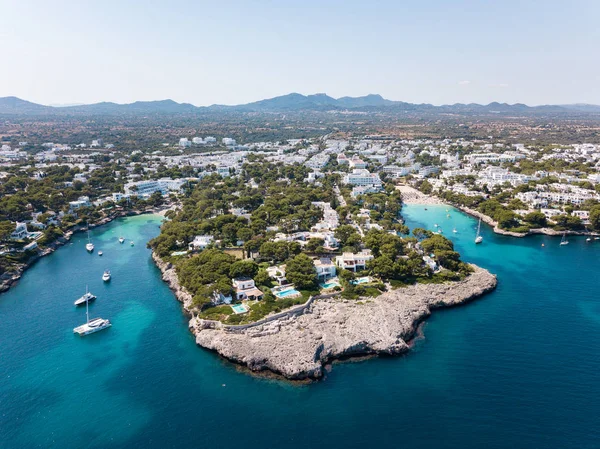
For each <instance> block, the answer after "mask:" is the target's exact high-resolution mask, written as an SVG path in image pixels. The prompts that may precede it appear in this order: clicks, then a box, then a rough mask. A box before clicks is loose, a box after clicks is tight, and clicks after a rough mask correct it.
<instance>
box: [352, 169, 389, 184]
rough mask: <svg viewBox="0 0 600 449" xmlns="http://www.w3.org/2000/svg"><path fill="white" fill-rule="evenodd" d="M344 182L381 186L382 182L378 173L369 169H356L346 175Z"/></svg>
mask: <svg viewBox="0 0 600 449" xmlns="http://www.w3.org/2000/svg"><path fill="white" fill-rule="evenodd" d="M344 183H345V184H351V185H354V186H381V185H382V182H381V179H380V178H379V175H378V174H377V173H370V172H369V170H365V169H356V170H352V173H348V174H347V175H346V176H344Z"/></svg>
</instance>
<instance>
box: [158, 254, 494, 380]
mask: <svg viewBox="0 0 600 449" xmlns="http://www.w3.org/2000/svg"><path fill="white" fill-rule="evenodd" d="M155 260H156V258H155ZM164 268H166V266H163V268H161V270H163V279H165V278H166V279H167V282H169V283H170V286H171V288H172V289H173V290H174V291H176V294H177V292H181V287H180V286H179V285H178V283H177V282H176V280H174V279H173V278H172V277H171V275H170V274H168V273H169V270H171V271H174V270H173V269H172V268H171V269H169V268H166V270H165V269H164ZM473 268H474V272H473V273H472V274H471V275H470V276H468V277H467V278H466V279H464V280H462V281H459V282H452V283H446V284H417V285H413V286H409V287H406V288H400V289H397V290H392V291H389V292H386V293H384V294H382V295H381V296H379V297H377V298H373V299H365V300H363V301H351V300H342V299H339V298H326V299H319V300H316V301H314V302H312V303H311V304H310V307H308V308H307V309H306V310H305V311H303V313H302V314H299V315H297V316H285V317H283V318H281V319H276V320H273V321H270V322H268V323H265V324H262V325H258V326H254V327H250V328H246V329H237V328H235V327H234V326H232V327H228V326H224V325H220V323H215V322H207V321H205V320H200V319H196V318H194V317H192V319H191V321H190V329H191V330H192V332H194V334H195V335H196V343H197V344H198V345H200V346H202V347H204V348H207V349H210V350H213V351H216V352H218V353H219V354H221V355H222V356H223V357H225V358H227V359H229V360H231V361H233V362H236V363H239V364H241V365H244V366H246V367H248V368H249V369H250V370H253V371H271V372H273V373H276V374H279V375H282V376H284V377H286V378H288V379H292V380H303V379H318V378H320V377H322V376H323V375H324V372H325V366H326V364H327V363H328V362H330V361H332V360H334V359H339V358H346V357H355V356H364V355H377V354H389V355H396V354H402V353H404V352H406V351H408V350H409V344H410V341H411V339H412V338H413V337H414V336H415V334H416V332H417V327H418V325H419V323H421V322H422V321H423V320H424V319H425V318H426V317H428V316H429V315H430V314H431V311H432V310H433V309H435V308H438V307H449V306H454V305H458V304H462V303H465V302H467V301H470V300H472V299H474V298H477V297H479V296H481V295H483V294H485V293H486V292H489V291H491V290H493V289H494V288H495V287H496V283H497V280H496V276H494V275H492V274H490V273H489V272H488V271H487V270H484V269H482V268H479V267H476V266H473ZM184 294H185V292H184ZM180 295H181V296H180ZM188 295H189V294H188ZM178 298H179V300H180V301H183V302H184V305H185V304H186V300H185V296H184V295H182V294H181V293H179V294H178ZM182 298H184V299H182Z"/></svg>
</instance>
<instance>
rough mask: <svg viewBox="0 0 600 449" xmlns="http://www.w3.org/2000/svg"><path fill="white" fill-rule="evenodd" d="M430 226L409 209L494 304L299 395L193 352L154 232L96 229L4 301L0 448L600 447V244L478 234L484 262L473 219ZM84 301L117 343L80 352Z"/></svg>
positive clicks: (135, 221) (153, 224)
mask: <svg viewBox="0 0 600 449" xmlns="http://www.w3.org/2000/svg"><path fill="white" fill-rule="evenodd" d="M427 209H428V210H427V211H425V210H424V207H423V206H416V205H411V206H406V207H405V208H404V214H405V217H406V219H407V223H408V224H409V226H411V227H415V226H426V227H428V228H429V229H433V224H434V223H437V224H439V225H440V226H441V227H442V228H443V230H444V234H445V235H446V236H448V237H450V238H451V239H452V240H454V241H455V244H456V247H457V249H458V250H459V251H460V252H461V253H462V254H463V258H464V259H465V260H468V261H471V262H474V263H477V264H479V265H481V266H483V267H485V268H488V269H490V270H491V271H492V272H494V273H497V274H498V276H499V281H500V282H499V285H498V288H497V290H496V291H495V292H493V293H491V294H489V295H487V296H485V297H484V298H482V299H480V300H478V301H475V302H473V303H470V304H469V305H466V306H463V307H458V308H454V309H447V310H442V311H436V312H435V313H434V314H433V315H432V316H431V317H430V319H429V320H428V321H427V323H426V324H425V326H424V334H425V338H424V339H422V340H420V341H419V342H418V344H417V345H416V347H415V349H414V350H413V351H412V352H411V353H410V354H409V355H407V356H405V357H397V358H378V359H370V360H367V361H363V362H357V363H343V364H335V365H334V367H333V370H332V371H331V373H330V374H329V375H328V376H327V378H326V379H325V380H324V381H322V382H318V383H314V384H311V385H304V386H298V385H292V384H289V383H286V382H283V381H274V380H267V379H261V378H256V377H253V376H250V375H248V374H246V373H244V372H241V371H239V370H238V369H236V367H235V366H233V365H232V364H230V363H228V362H226V361H224V360H222V359H221V358H219V357H218V356H216V355H214V354H213V353H210V352H208V351H205V350H203V349H200V348H198V347H197V346H196V345H195V344H194V340H193V337H192V335H191V334H190V333H189V332H188V330H187V320H186V318H185V317H184V316H183V314H182V313H181V308H180V305H179V303H177V302H176V301H175V300H174V298H173V295H172V294H171V292H170V291H169V289H168V288H167V286H166V285H165V284H164V283H163V282H162V281H161V279H160V272H159V271H158V269H157V268H156V267H155V266H154V264H153V263H152V260H151V258H150V252H149V250H148V249H147V248H145V245H144V243H145V242H146V241H148V240H149V239H150V238H152V237H153V236H155V235H156V234H157V233H158V232H159V229H158V225H159V223H160V221H159V220H160V219H159V217H150V216H139V217H130V218H126V219H122V220H119V221H116V222H113V223H111V224H109V225H107V226H104V227H102V228H99V229H96V230H94V231H93V233H92V238H93V241H94V243H95V244H96V252H95V253H94V254H92V255H90V254H87V253H86V251H85V248H84V247H85V240H86V237H85V235H83V234H80V235H77V236H75V237H74V238H73V240H72V244H69V245H67V246H66V247H63V248H61V249H59V250H58V251H56V252H55V253H54V254H52V255H51V256H48V257H45V258H43V259H41V260H40V261H39V262H38V263H36V264H35V266H33V267H32V268H31V269H30V270H29V271H27V272H26V274H25V275H24V276H23V278H22V279H21V281H20V282H19V284H18V285H17V286H16V287H14V288H12V289H11V290H10V291H9V292H8V293H5V294H2V295H0V379H1V380H0V448H2V449H4V448H7V449H19V448H35V447H40V448H50V447H56V448H106V447H111V448H112V447H123V448H142V447H143V448H184V447H185V448H187V447H208V448H212V447H220V448H239V447H240V445H244V446H245V447H258V446H263V445H270V446H272V447H276V448H306V447H343V448H359V447H361V448H364V447H380V448H381V447H384V448H388V447H389V448H398V447H403V446H404V447H411V448H439V447H450V448H471V447H472V448H481V447H486V448H505V447H509V446H510V447H514V448H520V447H530V448H533V447H535V448H557V447H561V448H565V447H572V448H581V447H597V446H598V445H599V443H598V441H599V437H600V431H599V429H600V414H599V412H600V389H599V387H598V385H599V381H600V374H599V372H600V355H599V353H598V339H599V335H600V298H599V295H598V285H599V283H598V273H599V270H598V257H599V256H600V242H594V243H591V244H590V243H586V242H585V238H576V237H572V238H570V241H571V243H570V244H569V245H567V246H565V247H560V246H559V240H560V239H556V238H552V237H546V236H535V237H530V238H526V239H514V238H510V237H503V236H497V235H495V234H493V233H492V232H491V230H490V229H489V228H488V227H487V226H483V227H482V230H483V236H484V242H483V244H481V245H475V244H474V243H473V240H474V238H475V228H476V226H477V222H476V221H475V220H474V219H472V218H470V217H468V216H466V215H464V214H462V213H460V212H458V211H456V210H454V209H450V215H451V218H446V214H447V213H448V212H446V208H445V207H444V206H427ZM454 226H456V229H457V230H458V233H457V234H452V232H451V231H452V228H453V227H454ZM120 235H123V236H124V237H125V238H126V243H125V244H123V245H120V244H119V243H118V240H117V239H118V237H119V236H120ZM130 240H134V241H135V242H136V245H135V246H134V247H131V246H129V244H128V242H129V241H130ZM542 243H544V244H545V246H543V247H542ZM98 250H102V251H103V252H104V255H103V256H102V257H99V256H98V255H97V251H98ZM106 268H109V269H110V270H111V272H112V274H113V279H112V281H111V282H110V284H104V283H103V282H102V281H101V276H102V272H103V270H104V269H106ZM86 284H88V285H89V288H90V291H92V292H93V293H94V294H96V295H97V296H98V299H97V300H96V301H95V303H93V304H92V305H91V306H90V314H91V316H102V317H105V318H109V319H110V320H111V321H112V322H113V327H111V328H110V329H108V330H106V331H102V332H99V333H97V334H94V335H91V336H88V337H85V338H81V337H78V336H75V335H73V333H72V329H73V327H75V326H77V325H79V324H81V323H82V322H83V321H84V320H85V309H83V308H80V309H75V307H74V306H73V301H74V300H75V299H76V298H78V297H79V296H81V295H82V294H83V293H84V292H85V286H86Z"/></svg>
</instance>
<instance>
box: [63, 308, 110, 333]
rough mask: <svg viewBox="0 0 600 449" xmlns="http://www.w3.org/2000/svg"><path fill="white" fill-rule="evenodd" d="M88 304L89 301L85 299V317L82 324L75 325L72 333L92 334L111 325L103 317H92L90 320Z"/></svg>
mask: <svg viewBox="0 0 600 449" xmlns="http://www.w3.org/2000/svg"><path fill="white" fill-rule="evenodd" d="M88 304H89V302H88V301H86V302H85V317H86V322H85V324H82V325H81V326H77V327H76V328H74V329H73V333H75V334H79V335H80V336H82V337H83V336H84V335H89V334H93V333H94V332H98V331H101V330H103V329H107V328H109V327H110V326H112V324H111V323H110V321H109V320H105V319H104V318H92V319H91V320H90V314H89V307H88Z"/></svg>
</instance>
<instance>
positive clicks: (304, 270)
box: [285, 254, 317, 290]
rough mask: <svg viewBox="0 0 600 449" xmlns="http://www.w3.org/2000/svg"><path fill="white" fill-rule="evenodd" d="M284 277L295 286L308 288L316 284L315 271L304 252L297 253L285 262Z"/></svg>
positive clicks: (314, 286) (310, 260)
mask: <svg viewBox="0 0 600 449" xmlns="http://www.w3.org/2000/svg"><path fill="white" fill-rule="evenodd" d="M285 277H286V278H287V280H288V281H290V282H291V283H293V284H294V285H295V286H296V288H300V289H305V290H310V289H313V288H316V286H317V272H316V270H315V266H314V265H313V261H312V259H311V258H310V257H308V256H307V255H306V254H298V255H297V256H295V257H294V258H293V259H290V260H289V261H288V262H287V263H286V267H285Z"/></svg>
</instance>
